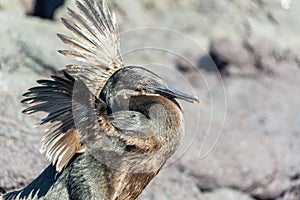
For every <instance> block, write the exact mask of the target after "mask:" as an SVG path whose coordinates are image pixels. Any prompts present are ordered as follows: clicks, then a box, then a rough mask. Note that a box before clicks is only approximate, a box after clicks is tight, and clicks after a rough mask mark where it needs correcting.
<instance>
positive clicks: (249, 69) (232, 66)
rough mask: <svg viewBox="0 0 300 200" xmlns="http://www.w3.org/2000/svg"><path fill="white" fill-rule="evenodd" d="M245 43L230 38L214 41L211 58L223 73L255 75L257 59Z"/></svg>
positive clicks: (211, 47)
mask: <svg viewBox="0 0 300 200" xmlns="http://www.w3.org/2000/svg"><path fill="white" fill-rule="evenodd" d="M244 43H245V42H243V41H234V40H231V39H229V38H220V39H214V40H212V42H211V46H210V53H209V54H210V56H211V58H212V59H213V61H214V62H215V63H216V65H217V67H218V68H219V70H220V71H221V72H225V73H229V74H247V73H252V74H253V73H255V72H256V70H255V58H254V55H253V53H252V52H251V51H250V50H249V49H247V46H246V44H244Z"/></svg>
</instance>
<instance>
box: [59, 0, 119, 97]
mask: <svg viewBox="0 0 300 200" xmlns="http://www.w3.org/2000/svg"><path fill="white" fill-rule="evenodd" d="M75 2H76V6H77V8H78V12H77V11H74V10H72V9H70V8H68V14H69V16H70V18H71V20H67V19H64V18H63V19H62V22H63V24H64V25H65V27H66V28H67V29H68V30H69V31H70V32H71V33H72V35H73V37H69V36H64V35H61V34H58V37H59V38H60V39H61V40H62V42H64V43H65V44H66V45H67V46H69V47H70V48H71V49H72V50H60V51H59V52H60V53H61V54H63V55H65V56H68V57H71V58H73V59H75V60H77V61H80V62H83V63H86V64H87V66H78V67H77V70H76V71H74V70H70V71H68V72H69V73H70V74H72V76H75V77H76V76H78V77H80V78H81V79H82V80H83V81H84V82H85V83H86V84H87V86H88V88H89V89H90V91H91V92H92V93H93V94H95V95H96V96H98V95H99V93H100V92H101V90H102V88H103V86H104V85H105V83H106V81H107V80H108V79H109V78H110V77H111V75H112V74H113V73H114V72H116V71H117V70H119V69H120V68H122V67H123V61H122V57H121V54H120V38H119V35H118V32H117V28H118V27H117V22H116V18H115V15H114V14H111V12H110V10H109V8H108V5H107V3H106V1H105V0H102V1H97V0H96V1H93V2H92V1H91V0H81V1H78V0H76V1H75ZM101 2H102V3H101ZM67 69H69V68H67ZM79 69H80V70H79ZM96 77H97V78H96ZM91 80H92V81H91Z"/></svg>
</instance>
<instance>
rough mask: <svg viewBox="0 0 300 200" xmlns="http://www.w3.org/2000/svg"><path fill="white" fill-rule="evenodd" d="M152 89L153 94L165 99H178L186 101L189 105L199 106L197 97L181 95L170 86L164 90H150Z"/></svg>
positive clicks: (181, 93)
mask: <svg viewBox="0 0 300 200" xmlns="http://www.w3.org/2000/svg"><path fill="white" fill-rule="evenodd" d="M152 89H153V90H154V91H155V93H157V94H160V95H162V96H165V97H171V98H178V99H182V100H185V101H188V102H190V103H196V104H200V100H199V99H198V97H196V96H192V95H189V94H186V93H183V92H181V91H179V90H177V89H175V88H173V87H170V86H169V87H166V88H152Z"/></svg>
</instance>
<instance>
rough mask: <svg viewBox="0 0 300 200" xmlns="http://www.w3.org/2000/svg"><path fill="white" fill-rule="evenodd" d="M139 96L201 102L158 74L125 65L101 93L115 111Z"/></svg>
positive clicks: (109, 106)
mask: <svg viewBox="0 0 300 200" xmlns="http://www.w3.org/2000/svg"><path fill="white" fill-rule="evenodd" d="M137 96H139V97H143V96H144V97H145V98H146V97H155V96H161V97H165V98H167V99H169V100H171V101H173V102H174V103H175V104H176V105H177V106H179V105H178V103H177V101H176V100H175V99H181V100H185V101H188V102H191V103H200V101H199V99H198V98H197V97H195V96H192V95H189V94H186V93H183V92H181V91H179V90H177V89H175V88H174V87H172V86H170V85H169V84H168V83H166V81H164V80H163V79H162V78H160V77H159V76H158V75H157V74H155V73H153V72H151V71H149V70H147V69H145V68H143V67H136V66H128V67H124V68H122V69H120V70H118V71H117V72H115V73H114V74H113V75H112V76H111V77H110V79H109V80H108V81H107V83H106V85H105V86H104V88H103V90H102V92H101V94H100V98H101V99H102V100H104V101H105V102H106V104H107V105H108V108H110V109H111V110H114V111H118V110H123V109H124V108H126V107H128V103H129V101H130V99H131V98H132V97H137Z"/></svg>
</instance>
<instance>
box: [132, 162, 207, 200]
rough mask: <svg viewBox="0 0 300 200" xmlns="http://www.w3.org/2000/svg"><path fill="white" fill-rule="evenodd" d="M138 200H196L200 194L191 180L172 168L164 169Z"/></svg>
mask: <svg viewBox="0 0 300 200" xmlns="http://www.w3.org/2000/svg"><path fill="white" fill-rule="evenodd" d="M138 199H140V200H142V199H143V200H156V199H161V200H167V199H173V200H182V199H190V200H198V199H201V192H200V191H199V189H198V187H197V185H196V184H195V183H194V182H193V180H192V179H191V178H190V177H188V176H186V175H184V174H182V173H181V172H180V171H179V170H178V169H176V168H174V167H172V166H171V167H165V168H164V169H163V170H161V172H160V173H159V174H158V176H157V177H156V178H155V179H153V180H152V181H151V183H150V184H149V186H147V188H146V189H145V190H144V191H143V193H142V194H141V196H140V197H139V198H138Z"/></svg>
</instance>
